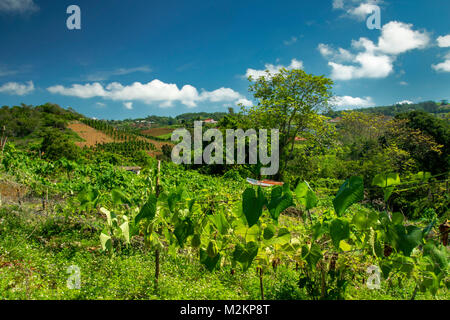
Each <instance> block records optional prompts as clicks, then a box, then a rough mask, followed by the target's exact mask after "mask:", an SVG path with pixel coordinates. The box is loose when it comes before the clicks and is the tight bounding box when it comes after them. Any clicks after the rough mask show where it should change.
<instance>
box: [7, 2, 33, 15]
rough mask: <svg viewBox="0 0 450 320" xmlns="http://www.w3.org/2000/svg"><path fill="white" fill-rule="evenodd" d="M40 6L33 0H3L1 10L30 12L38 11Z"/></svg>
mask: <svg viewBox="0 0 450 320" xmlns="http://www.w3.org/2000/svg"><path fill="white" fill-rule="evenodd" d="M38 10H39V7H38V6H37V5H36V4H35V3H34V1H33V0H1V1H0V11H4V12H8V13H30V12H35V11H38Z"/></svg>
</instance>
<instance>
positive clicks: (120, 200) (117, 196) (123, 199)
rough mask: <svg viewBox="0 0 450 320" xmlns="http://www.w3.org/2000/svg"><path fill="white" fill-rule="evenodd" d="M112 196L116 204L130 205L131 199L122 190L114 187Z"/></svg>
mask: <svg viewBox="0 0 450 320" xmlns="http://www.w3.org/2000/svg"><path fill="white" fill-rule="evenodd" d="M111 198H112V201H113V203H114V204H116V205H117V204H124V203H126V204H128V205H130V204H131V202H130V199H129V198H128V197H127V196H126V195H125V194H124V193H123V192H122V191H120V190H118V189H114V190H112V191H111Z"/></svg>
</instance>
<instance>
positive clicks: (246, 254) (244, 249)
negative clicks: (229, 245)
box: [233, 241, 258, 272]
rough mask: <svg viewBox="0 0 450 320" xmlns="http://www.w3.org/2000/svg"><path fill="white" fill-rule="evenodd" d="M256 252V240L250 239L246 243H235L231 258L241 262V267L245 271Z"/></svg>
mask: <svg viewBox="0 0 450 320" xmlns="http://www.w3.org/2000/svg"><path fill="white" fill-rule="evenodd" d="M257 254H258V245H257V244H256V242H253V241H251V242H248V243H247V244H246V245H242V244H237V245H236V248H235V249H234V252H233V259H234V260H235V261H236V262H239V263H240V264H241V266H242V269H243V270H244V272H245V271H247V269H248V268H249V267H250V265H251V264H252V261H253V259H254V258H255V257H256V255H257Z"/></svg>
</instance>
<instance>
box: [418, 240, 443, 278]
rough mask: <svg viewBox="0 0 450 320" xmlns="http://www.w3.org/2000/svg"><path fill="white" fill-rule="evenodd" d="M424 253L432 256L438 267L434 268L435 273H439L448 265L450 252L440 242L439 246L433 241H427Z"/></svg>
mask: <svg viewBox="0 0 450 320" xmlns="http://www.w3.org/2000/svg"><path fill="white" fill-rule="evenodd" d="M423 254H424V255H425V256H429V257H431V259H432V260H433V262H434V263H435V265H436V266H437V267H438V268H435V269H434V273H436V274H439V273H440V272H442V271H444V270H446V269H447V267H448V261H449V253H448V250H447V248H446V247H445V246H443V245H442V244H440V245H439V246H438V247H437V246H436V245H435V244H434V243H432V242H429V243H427V244H426V245H425V246H424V248H423Z"/></svg>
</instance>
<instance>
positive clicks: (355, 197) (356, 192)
mask: <svg viewBox="0 0 450 320" xmlns="http://www.w3.org/2000/svg"><path fill="white" fill-rule="evenodd" d="M362 200H364V183H363V179H362V178H361V177H351V178H350V179H348V180H347V181H345V182H344V184H343V185H342V186H341V187H340V188H339V191H338V193H337V194H336V197H335V198H334V199H333V206H334V210H335V211H336V213H337V215H338V216H341V215H342V214H343V213H344V212H345V210H347V208H348V207H350V206H351V205H352V204H354V203H357V202H359V201H362Z"/></svg>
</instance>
